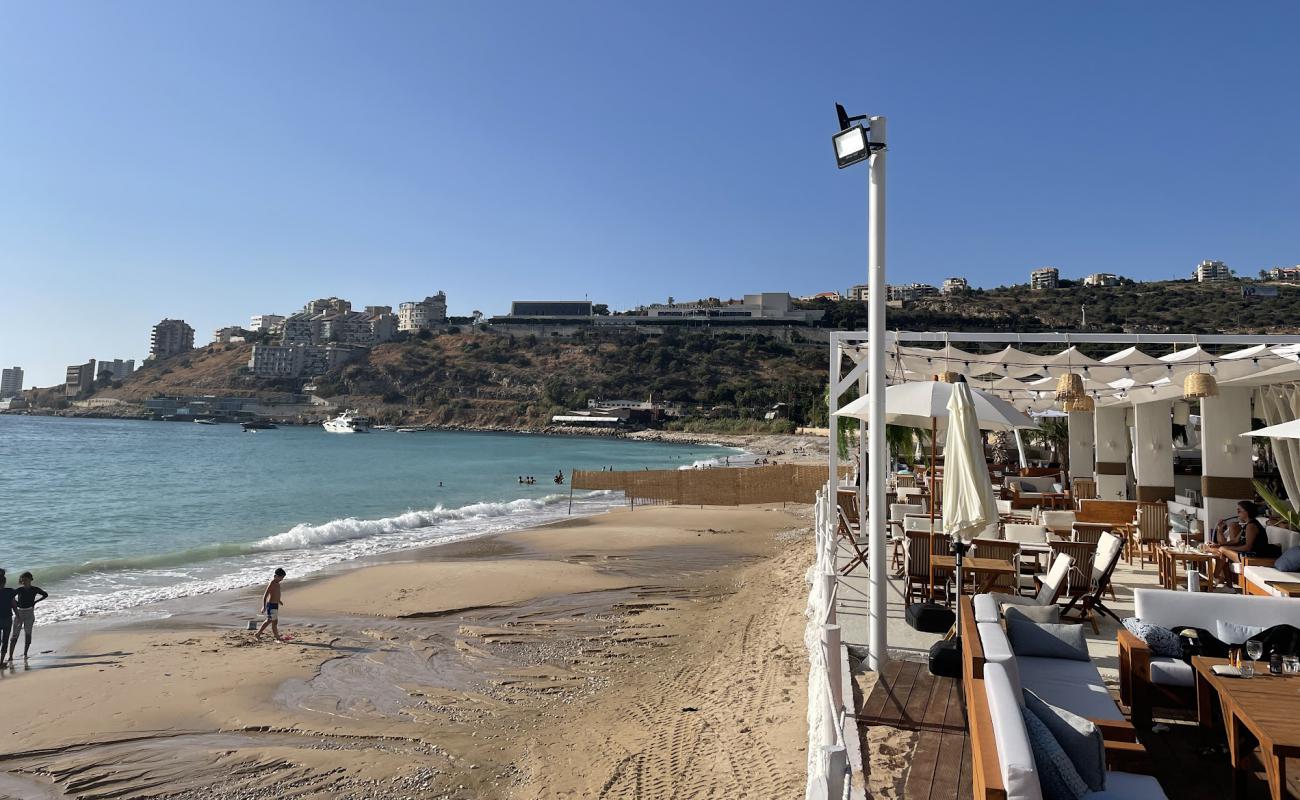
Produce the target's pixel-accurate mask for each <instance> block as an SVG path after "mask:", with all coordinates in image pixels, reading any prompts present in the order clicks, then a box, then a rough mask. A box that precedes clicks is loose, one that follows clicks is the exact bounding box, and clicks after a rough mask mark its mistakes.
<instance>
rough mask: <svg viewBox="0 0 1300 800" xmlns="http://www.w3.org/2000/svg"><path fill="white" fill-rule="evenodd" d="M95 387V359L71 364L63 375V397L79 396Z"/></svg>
mask: <svg viewBox="0 0 1300 800" xmlns="http://www.w3.org/2000/svg"><path fill="white" fill-rule="evenodd" d="M94 388H95V359H93V358H92V359H90V360H89V361H87V362H86V363H85V364H73V365H72V366H70V367H68V371H67V373H66V374H65V376H64V381H63V394H64V396H65V397H81V396H82V395H83V394H86V393H88V392H89V391H90V390H91V389H94Z"/></svg>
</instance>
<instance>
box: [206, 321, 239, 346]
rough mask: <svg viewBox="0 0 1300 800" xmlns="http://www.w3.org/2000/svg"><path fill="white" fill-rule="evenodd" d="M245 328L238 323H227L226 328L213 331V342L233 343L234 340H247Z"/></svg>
mask: <svg viewBox="0 0 1300 800" xmlns="http://www.w3.org/2000/svg"><path fill="white" fill-rule="evenodd" d="M244 332H245V331H244V329H243V328H241V327H239V326H238V325H227V326H226V327H224V328H217V329H216V330H215V331H213V332H212V343H213V344H231V343H233V342H242V341H245V337H244Z"/></svg>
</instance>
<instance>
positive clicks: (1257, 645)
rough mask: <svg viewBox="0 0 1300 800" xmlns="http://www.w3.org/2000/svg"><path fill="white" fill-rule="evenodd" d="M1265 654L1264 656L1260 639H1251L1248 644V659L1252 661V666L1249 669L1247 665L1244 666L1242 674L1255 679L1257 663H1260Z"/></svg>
mask: <svg viewBox="0 0 1300 800" xmlns="http://www.w3.org/2000/svg"><path fill="white" fill-rule="evenodd" d="M1263 654H1264V643H1263V642H1261V641H1259V640H1258V639H1251V640H1250V641H1248V642H1246V657H1247V658H1249V659H1250V662H1249V664H1250V666H1249V667H1248V668H1247V667H1246V666H1245V665H1242V666H1243V668H1242V671H1241V674H1243V675H1246V676H1247V677H1253V676H1254V674H1255V662H1256V661H1258V660H1259V657H1260V656H1262V655H1263Z"/></svg>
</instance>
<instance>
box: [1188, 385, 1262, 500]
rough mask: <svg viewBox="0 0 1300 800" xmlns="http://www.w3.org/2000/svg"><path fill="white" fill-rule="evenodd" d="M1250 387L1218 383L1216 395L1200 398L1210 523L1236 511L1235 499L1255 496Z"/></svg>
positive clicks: (1203, 469)
mask: <svg viewBox="0 0 1300 800" xmlns="http://www.w3.org/2000/svg"><path fill="white" fill-rule="evenodd" d="M1250 394H1251V390H1250V389H1246V388H1242V387H1239V386H1221V387H1219V394H1218V395H1217V396H1216V397H1205V398H1202V399H1201V492H1202V494H1204V495H1205V518H1206V521H1207V522H1208V523H1210V524H1213V523H1214V522H1217V521H1218V520H1221V519H1223V518H1224V517H1230V516H1232V515H1233V514H1235V513H1236V508H1237V501H1238V500H1248V499H1250V498H1252V497H1254V496H1255V487H1254V485H1253V484H1252V483H1251V476H1252V474H1253V472H1254V466H1253V465H1252V463H1251V458H1250V456H1251V440H1250V439H1247V438H1242V437H1241V436H1240V435H1239V434H1242V433H1245V432H1246V431H1249V430H1250Z"/></svg>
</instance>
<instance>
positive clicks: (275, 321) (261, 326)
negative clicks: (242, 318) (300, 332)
mask: <svg viewBox="0 0 1300 800" xmlns="http://www.w3.org/2000/svg"><path fill="white" fill-rule="evenodd" d="M248 322H249V326H248V329H249V330H250V331H258V332H261V331H275V330H276V329H277V328H279V327H280V326H281V325H283V324H284V315H283V314H257V315H256V316H254V317H252V318H250V319H249V321H248Z"/></svg>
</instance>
